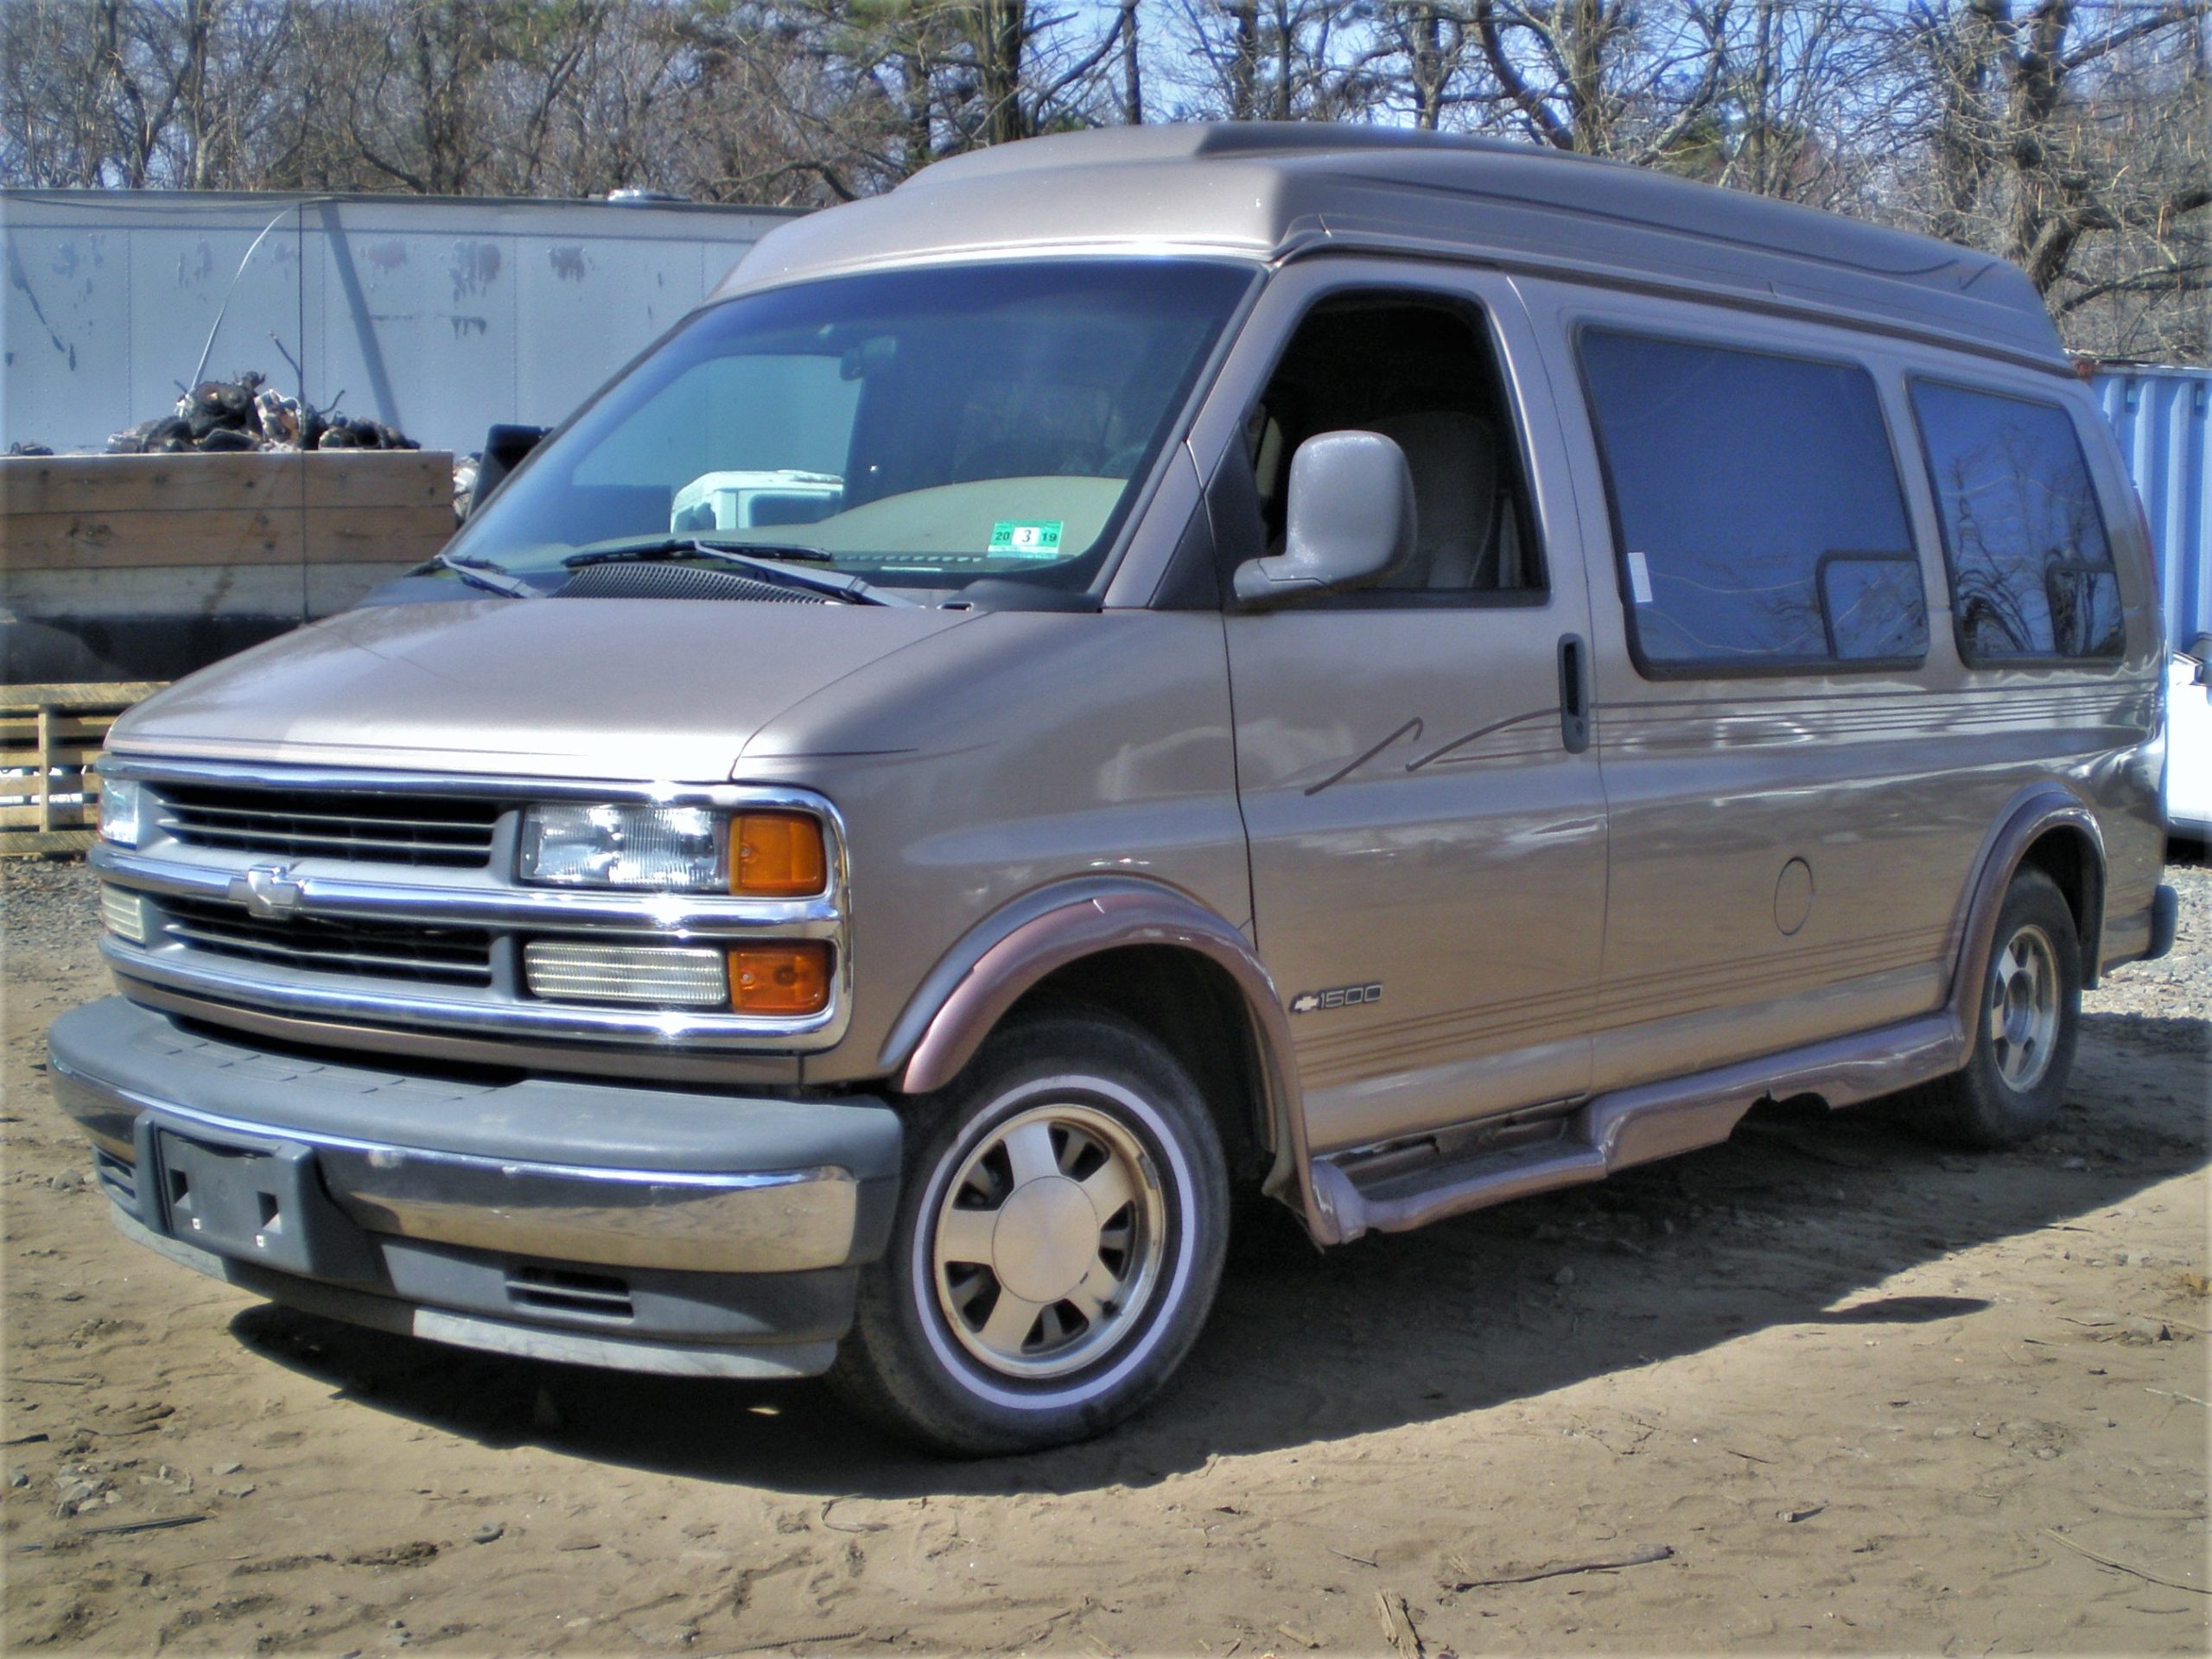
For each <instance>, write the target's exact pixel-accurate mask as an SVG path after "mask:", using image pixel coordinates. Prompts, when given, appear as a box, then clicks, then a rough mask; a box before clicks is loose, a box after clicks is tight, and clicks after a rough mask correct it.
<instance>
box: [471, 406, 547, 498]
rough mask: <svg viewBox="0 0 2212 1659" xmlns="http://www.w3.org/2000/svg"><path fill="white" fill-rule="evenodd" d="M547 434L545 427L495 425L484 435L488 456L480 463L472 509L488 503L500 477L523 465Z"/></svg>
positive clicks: (477, 467) (485, 454) (477, 468)
mask: <svg viewBox="0 0 2212 1659" xmlns="http://www.w3.org/2000/svg"><path fill="white" fill-rule="evenodd" d="M544 435H545V429H544V428H543V427H542V426H494V427H493V429H491V430H490V431H488V432H486V434H485V435H484V458H483V459H482V460H481V461H479V462H478V463H477V465H476V489H475V491H474V493H473V494H471V495H470V497H469V498H468V510H469V512H472V513H474V512H475V511H476V509H477V508H479V507H480V506H482V505H484V499H485V498H486V496H488V495H490V494H491V493H492V492H493V490H495V489H497V488H498V487H499V480H501V479H503V478H505V476H506V475H507V474H509V473H512V471H514V469H515V468H516V467H519V466H521V465H522V458H523V457H524V455H526V454H529V453H530V452H531V450H533V449H535V448H537V445H538V442H539V440H541V439H542V438H543V437H544Z"/></svg>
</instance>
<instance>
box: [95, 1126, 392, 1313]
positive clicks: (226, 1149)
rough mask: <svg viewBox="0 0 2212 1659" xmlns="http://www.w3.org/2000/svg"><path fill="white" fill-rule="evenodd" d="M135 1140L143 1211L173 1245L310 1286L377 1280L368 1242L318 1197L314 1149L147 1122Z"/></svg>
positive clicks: (321, 1194) (334, 1207) (320, 1191)
mask: <svg viewBox="0 0 2212 1659" xmlns="http://www.w3.org/2000/svg"><path fill="white" fill-rule="evenodd" d="M140 1137H141V1155H140V1159H139V1169H140V1170H141V1171H142V1172H147V1173H150V1174H151V1175H152V1178H153V1179H152V1181H151V1183H150V1185H151V1187H152V1191H151V1192H142V1193H141V1194H140V1205H141V1208H142V1210H143V1209H147V1208H151V1209H152V1210H154V1211H156V1223H157V1225H158V1226H159V1228H160V1230H162V1232H165V1233H167V1234H168V1236H170V1237H172V1238H174V1239H176V1240H177V1241H178V1242H179V1243H185V1244H190V1245H193V1246H194V1247H196V1248H198V1249H204V1250H212V1251H213V1252H214V1253H215V1254H216V1255H225V1256H229V1257H231V1258H232V1259H233V1260H236V1261H241V1262H258V1263H260V1264H262V1265H263V1266H264V1267H268V1268H273V1269H274V1270H276V1271H277V1272H279V1273H291V1274H301V1275H303V1276H305V1277H307V1278H311V1279H321V1280H332V1281H342V1282H350V1283H366V1282H371V1281H374V1280H375V1279H376V1278H377V1277H378V1274H377V1272H376V1255H375V1251H374V1250H373V1249H372V1247H371V1246H370V1244H369V1242H368V1240H367V1238H366V1237H365V1236H364V1235H363V1234H362V1232H361V1230H360V1229H359V1227H357V1226H355V1225H354V1224H353V1222H352V1221H351V1220H349V1219H347V1217H346V1215H345V1214H344V1212H342V1211H340V1209H339V1208H338V1206H337V1205H334V1204H333V1203H332V1202H331V1200H330V1197H329V1194H328V1193H327V1192H325V1191H324V1190H323V1185H322V1178H321V1173H319V1172H318V1170H317V1169H316V1166H315V1148H314V1147H310V1146H306V1145H303V1144H302V1143H301V1142H299V1141H260V1140H255V1139H250V1138H248V1137H245V1136H237V1137H232V1136H230V1135H208V1134H206V1133H204V1132H202V1131H200V1130H198V1129H196V1128H195V1129H193V1130H183V1129H180V1128H175V1127H174V1126H172V1125H169V1124H166V1123H162V1122H159V1121H158V1120H155V1119H153V1118H152V1115H151V1114H148V1115H147V1116H146V1117H145V1118H143V1119H142V1120H141V1127H140ZM149 1154H150V1156H149Z"/></svg>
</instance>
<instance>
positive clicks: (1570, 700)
mask: <svg viewBox="0 0 2212 1659" xmlns="http://www.w3.org/2000/svg"><path fill="white" fill-rule="evenodd" d="M1559 741H1560V742H1561V743H1563V744H1565V745H1566V746H1567V753H1569V754H1580V753H1582V752H1583V750H1585V749H1586V748H1588V747H1590V652H1589V648H1588V647H1587V646H1586V645H1584V644H1583V643H1582V636H1581V635H1580V634H1579V633H1563V634H1561V635H1560V639H1559Z"/></svg>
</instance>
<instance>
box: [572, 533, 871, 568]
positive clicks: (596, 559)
mask: <svg viewBox="0 0 2212 1659" xmlns="http://www.w3.org/2000/svg"><path fill="white" fill-rule="evenodd" d="M733 553H734V554H736V555H737V556H739V557H741V558H754V559H765V560H766V561H768V562H769V563H776V564H781V563H805V564H828V563H831V556H830V555H829V554H828V553H825V552H823V550H821V549H820V548H818V547H805V546H802V545H801V544H800V543H797V542H725V541H719V540H717V539H715V537H711V536H649V537H645V538H644V539H642V540H639V541H634V542H615V543H609V544H608V545H606V546H603V547H588V548H586V549H585V550H583V551H582V552H581V553H571V554H569V556H568V557H567V558H565V559H563V560H562V561H561V563H563V564H564V565H566V566H568V568H569V569H571V570H574V569H579V568H580V567H582V566H583V565H587V564H623V563H629V562H631V561H632V560H635V561H638V562H639V563H650V562H651V561H652V560H655V559H696V558H724V557H727V556H729V555H730V554H733Z"/></svg>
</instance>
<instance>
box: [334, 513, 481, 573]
mask: <svg viewBox="0 0 2212 1659" xmlns="http://www.w3.org/2000/svg"><path fill="white" fill-rule="evenodd" d="M453 532H454V522H453V512H452V510H451V509H450V508H448V507H367V508H364V509H362V510H361V511H359V512H320V513H311V514H310V515H308V542H307V561H308V563H309V564H382V563H391V562H392V561H395V560H404V561H405V562H406V563H410V564H419V563H422V562H423V560H424V559H427V558H429V556H430V555H431V554H433V553H435V552H436V551H437V550H439V549H440V548H442V547H443V546H444V545H445V544H446V543H448V542H449V541H451V540H452V539H453Z"/></svg>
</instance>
